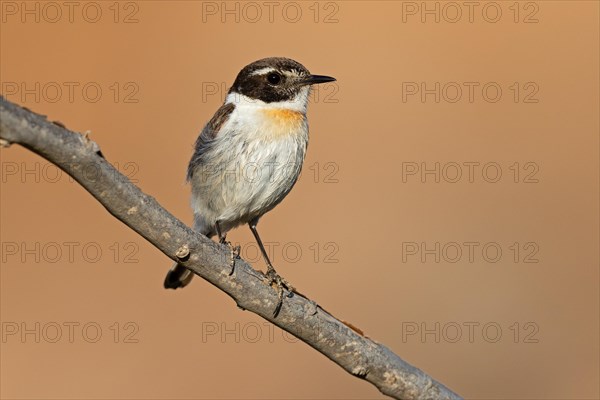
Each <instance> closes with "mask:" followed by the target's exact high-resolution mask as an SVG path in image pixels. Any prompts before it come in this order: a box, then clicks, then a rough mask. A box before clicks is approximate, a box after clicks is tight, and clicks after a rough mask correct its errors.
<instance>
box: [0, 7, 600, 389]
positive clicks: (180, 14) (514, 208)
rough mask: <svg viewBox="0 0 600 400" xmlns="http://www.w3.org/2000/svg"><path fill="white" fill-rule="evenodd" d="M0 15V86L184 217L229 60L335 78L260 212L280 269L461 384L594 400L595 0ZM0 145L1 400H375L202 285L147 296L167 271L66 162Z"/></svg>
mask: <svg viewBox="0 0 600 400" xmlns="http://www.w3.org/2000/svg"><path fill="white" fill-rule="evenodd" d="M467 3H468V4H467ZM0 10H1V12H2V14H1V23H2V25H1V32H0V33H1V38H0V45H1V49H0V57H1V63H0V71H1V77H0V80H1V82H0V83H1V92H2V95H3V96H5V97H6V98H7V99H8V100H10V101H13V102H16V103H18V104H21V105H23V106H26V107H28V108H30V109H32V110H34V111H36V112H38V113H41V114H45V115H47V116H48V118H49V119H50V120H58V121H61V122H62V123H64V124H65V125H66V126H67V127H68V128H70V129H73V130H76V131H79V132H85V131H90V132H91V133H90V135H91V136H90V137H91V138H92V139H93V140H95V141H97V142H98V144H99V145H100V147H101V149H102V151H103V153H104V154H105V155H106V157H107V159H108V160H109V161H110V162H112V163H113V164H114V165H116V166H117V168H118V169H119V170H120V171H121V172H123V173H124V174H126V175H127V176H128V177H129V178H130V179H131V180H132V181H133V182H135V183H136V184H137V185H139V186H140V187H141V188H142V190H144V191H145V192H146V193H148V194H150V195H152V196H154V197H155V198H156V199H157V200H158V201H159V202H160V203H161V204H162V205H163V206H164V207H166V208H167V209H168V210H169V211H171V212H172V213H173V214H174V215H176V216H177V217H178V218H180V219H181V220H182V221H185V222H187V223H189V222H191V217H192V215H191V211H190V207H189V187H188V186H187V185H186V184H185V180H184V178H185V170H186V167H187V163H188V161H189V158H190V156H191V152H192V145H193V143H194V140H195V138H196V136H197V134H198V133H199V132H200V130H201V129H202V127H203V125H204V124H205V123H206V121H207V120H208V119H209V118H210V117H211V116H212V114H213V113H214V112H215V111H216V109H217V108H218V107H219V106H220V105H221V104H222V102H223V100H224V97H225V94H226V91H227V89H228V88H229V85H231V83H232V82H233V80H234V78H235V76H236V74H237V73H238V71H239V70H240V69H241V68H242V67H243V66H244V65H246V64H248V63H250V62H252V61H254V60H256V59H259V58H263V57H268V56H286V57H290V58H293V59H296V60H298V61H300V62H301V63H302V64H304V65H305V66H306V67H307V68H308V69H310V71H311V72H313V73H316V74H324V75H331V76H335V77H336V78H337V79H338V81H337V82H335V83H330V84H327V85H321V86H319V88H318V91H315V92H313V94H312V97H311V104H310V106H309V112H308V114H309V120H310V127H311V132H310V135H311V139H310V145H309V149H308V155H307V159H306V161H305V165H304V170H303V174H302V177H301V179H300V181H299V183H298V184H297V185H296V187H295V188H294V190H293V191H292V192H291V194H290V195H289V196H288V198H286V200H285V201H284V202H283V203H282V204H280V205H279V206H278V207H277V208H276V209H275V210H273V211H272V212H271V213H269V214H268V215H266V216H265V217H264V218H263V219H262V221H261V224H260V229H261V235H262V237H263V240H264V241H265V242H267V246H268V248H269V251H270V253H271V256H272V259H273V262H274V264H275V266H276V267H277V269H278V271H279V272H280V273H281V274H282V276H284V277H285V278H286V279H287V280H289V281H290V282H291V283H293V284H294V286H296V287H297V288H298V289H299V290H300V291H301V292H303V293H306V294H307V295H308V296H310V297H311V298H312V299H314V300H315V301H317V302H318V303H319V304H321V305H322V306H323V307H325V308H326V309H327V310H328V311H330V312H331V313H333V314H334V315H335V316H337V317H338V318H341V319H344V320H346V321H349V322H351V323H352V324H354V325H355V326H357V327H359V328H361V329H362V330H364V331H365V333H366V334H367V335H368V336H370V337H372V338H374V339H376V340H377V341H380V342H382V343H384V344H386V345H387V346H389V347H390V348H391V349H392V350H393V351H395V352H396V353H397V354H399V355H400V356H401V357H403V358H404V359H405V360H407V361H408V362H410V363H412V364H413V365H415V366H417V367H419V368H421V369H423V370H425V371H426V372H428V373H429V374H431V376H433V377H434V378H435V379H437V380H439V381H441V382H443V383H444V384H446V385H447V386H449V387H450V388H452V389H453V390H455V391H456V392H458V393H460V394H461V395H463V396H465V397H467V398H477V399H596V398H598V397H599V389H598V387H599V386H598V385H599V381H598V376H599V345H598V342H599V341H598V335H599V317H598V315H599V310H598V308H599V305H598V304H599V292H598V286H599V276H598V265H599V260H598V254H599V248H598V247H599V240H598V239H599V238H598V232H599V231H598V229H599V226H598V217H599V216H598V200H599V199H598V177H599V176H598V148H599V141H598V129H599V121H598V109H599V101H598V97H599V96H598V93H599V91H598V86H599V82H598V80H599V78H598V68H599V65H598V59H599V58H598V57H599V54H598V49H599V43H598V41H599V39H598V37H599V30H598V12H599V6H598V3H597V2H591V1H551V2H550V1H537V2H483V1H481V2H479V1H475V2H437V1H430V2H412V1H406V2H387V1H368V2H367V1H352V2H341V1H325V2H313V1H310V2H303V1H298V2H279V1H274V2H234V1H231V2H220V1H219V2H201V1H172V2H167V1H122V2H116V1H101V2H85V1H82V2H79V1H75V2H43V1H28V2H16V1H2V2H0ZM0 156H1V172H2V175H1V197H0V199H1V209H0V216H1V230H0V233H1V236H2V237H1V245H2V249H1V250H2V253H1V258H2V260H1V261H2V267H1V269H0V272H1V275H0V300H1V307H0V311H1V315H0V319H1V322H2V332H1V333H2V338H1V343H0V346H1V347H0V350H1V353H0V354H1V357H0V367H1V372H0V379H1V381H0V383H1V384H0V387H1V389H0V395H1V396H2V398H7V399H9V398H10V399H46V398H61V399H71V398H72V399H75V398H78V399H92V398H104V399H142V398H144V399H146V398H148V399H167V398H177V399H209V398H210V399H214V398H221V399H276V398H277V399H280V398H282V399H324V398H327V399H375V398H383V396H382V395H381V394H380V393H379V392H378V391H377V390H376V389H375V388H374V387H372V386H371V385H370V384H368V383H366V382H363V381H361V380H358V379H355V378H353V377H351V376H350V375H348V374H347V373H346V372H344V371H343V370H342V369H341V368H339V367H337V366H336V365H334V364H333V363H332V362H330V361H329V360H327V359H326V358H325V357H323V356H322V355H321V354H319V353H317V352H316V351H314V350H312V349H310V348H309V347H308V346H306V345H304V344H303V343H301V342H298V341H297V340H296V339H294V338H293V337H292V336H289V335H287V334H285V333H283V332H282V331H281V330H279V329H278V328H275V327H272V326H270V325H269V324H268V323H266V322H265V321H263V320H262V319H260V318H259V317H257V316H255V315H253V314H251V313H249V312H244V311H241V310H239V309H237V308H236V307H235V304H234V303H233V302H232V301H231V300H230V298H229V297H228V296H226V295H224V294H223V293H221V292H220V291H218V290H217V289H215V288H214V287H212V286H211V285H209V284H208V283H206V282H204V281H203V280H201V279H195V280H194V281H193V282H192V284H191V285H190V286H189V287H187V288H186V289H185V290H178V291H166V290H164V289H163V288H162V283H163V279H164V276H165V273H166V271H167V269H168V268H169V267H170V266H171V261H170V260H169V259H167V257H165V256H164V255H163V254H161V253H160V252H159V251H157V250H156V249H155V248H153V247H152V246H151V245H150V244H148V243H147V242H145V241H144V240H143V239H141V238H140V237H139V236H137V235H136V234H135V233H133V231H131V230H130V229H129V228H127V227H126V226H124V225H123V224H121V223H120V222H118V221H117V220H116V219H114V218H113V217H111V216H110V215H109V214H108V213H107V212H106V211H105V210H104V208H103V207H102V206H101V205H100V204H99V203H98V202H97V201H95V200H94V199H93V198H92V197H91V196H90V195H89V194H88V193H87V192H85V191H84V190H83V189H82V188H81V187H80V186H78V185H77V184H76V183H74V182H73V181H72V180H70V178H69V177H68V176H67V175H66V174H65V173H64V172H62V171H60V170H58V169H57V168H56V167H54V166H53V165H51V164H49V163H48V162H46V161H45V160H43V159H42V158H40V157H38V156H36V155H34V154H32V153H30V152H29V151H27V150H25V149H23V148H21V147H19V146H12V147H11V148H9V149H2V150H1V151H0ZM90 173H91V174H93V173H94V170H93V168H92V169H91V170H90ZM229 239H230V240H232V241H233V242H236V243H239V244H241V245H242V256H243V257H244V258H245V259H246V260H248V261H250V262H251V263H253V265H255V267H256V268H259V269H263V270H264V269H265V266H264V263H263V262H262V260H261V259H260V257H259V253H258V249H257V247H256V245H255V244H254V242H253V240H252V237H251V234H250V232H249V230H248V229H247V228H245V227H242V228H239V229H237V230H235V231H233V232H231V233H230V235H229ZM357 293H360V295H357Z"/></svg>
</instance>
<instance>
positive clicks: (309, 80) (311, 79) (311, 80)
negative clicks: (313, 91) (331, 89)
mask: <svg viewBox="0 0 600 400" xmlns="http://www.w3.org/2000/svg"><path fill="white" fill-rule="evenodd" d="M333 81H335V78H332V77H331V76H325V75H308V76H307V77H306V78H304V79H302V80H301V81H300V83H302V84H304V85H315V84H318V83H326V82H333Z"/></svg>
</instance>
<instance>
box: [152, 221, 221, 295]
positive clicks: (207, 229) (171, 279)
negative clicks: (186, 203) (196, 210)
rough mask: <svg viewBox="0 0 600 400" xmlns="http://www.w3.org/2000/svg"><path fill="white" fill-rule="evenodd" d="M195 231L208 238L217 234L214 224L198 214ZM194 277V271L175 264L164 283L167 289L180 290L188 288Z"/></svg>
mask: <svg viewBox="0 0 600 400" xmlns="http://www.w3.org/2000/svg"><path fill="white" fill-rule="evenodd" d="M193 229H194V231H196V232H198V233H201V234H203V235H205V236H206V237H208V238H211V237H213V236H214V235H215V234H216V232H214V228H213V226H212V224H210V223H208V222H207V221H205V220H204V219H203V218H202V217H201V216H200V215H198V214H194V225H193ZM193 277H194V273H193V272H192V271H190V270H189V269H187V268H186V267H184V266H183V265H181V264H175V265H173V266H172V267H171V269H170V270H169V272H167V276H166V277H165V283H164V286H165V289H179V288H183V287H186V286H187V285H188V284H189V283H190V281H191V280H192V278H193Z"/></svg>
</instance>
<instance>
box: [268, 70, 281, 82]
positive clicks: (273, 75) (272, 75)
mask: <svg viewBox="0 0 600 400" xmlns="http://www.w3.org/2000/svg"><path fill="white" fill-rule="evenodd" d="M267 80H268V81H269V83H270V84H271V85H277V84H278V83H279V82H281V75H279V74H278V73H276V72H271V73H270V74H269V75H267Z"/></svg>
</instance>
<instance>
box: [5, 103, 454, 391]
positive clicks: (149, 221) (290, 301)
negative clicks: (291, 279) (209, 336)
mask: <svg viewBox="0 0 600 400" xmlns="http://www.w3.org/2000/svg"><path fill="white" fill-rule="evenodd" d="M0 139H1V143H0V144H2V145H4V146H9V145H10V144H12V143H16V144H19V145H21V146H23V147H25V148H27V149H29V150H31V151H32V152H34V153H37V154H39V155H40V156H42V157H44V158H45V159H47V160H48V161H51V162H52V163H54V164H56V165H57V166H58V167H59V168H61V169H62V170H64V171H65V172H67V173H68V174H69V175H71V176H72V177H73V178H74V179H75V180H76V181H77V182H78V183H79V184H81V186H83V187H84V188H85V189H86V190H87V191H88V192H89V193H90V194H91V195H92V196H94V197H95V198H96V199H97V200H98V201H99V202H100V203H101V204H102V205H103V206H104V207H105V208H106V209H107V210H108V212H109V213H110V214H112V215H113V216H114V217H116V218H117V219H119V220H120V221H122V222H123V223H124V224H126V225H127V226H129V227H130V228H131V229H133V230H134V231H136V232H137V233H138V234H139V235H140V236H142V237H144V238H145V239H146V240H148V241H149V242H150V243H151V244H152V245H154V246H155V247H156V248H157V249H159V250H160V251H162V252H163V253H164V254H165V255H166V256H167V257H169V258H170V259H172V260H174V261H177V262H179V263H181V264H183V265H184V266H185V267H187V268H189V269H190V270H191V271H193V272H194V273H195V274H196V275H198V276H200V277H202V278H204V279H206V280H207V281H209V282H210V283H212V284H213V285H215V286H216V287H218V288H219V289H221V290H222V291H223V292H225V293H227V294H228V295H229V296H230V297H231V298H232V299H233V300H234V301H235V302H236V303H237V305H238V307H240V308H242V309H245V310H248V311H251V312H253V313H255V314H258V315H260V316H261V317H263V318H264V319H266V320H267V321H270V322H271V323H273V324H275V325H277V326H278V327H280V328H281V329H283V330H285V331H287V332H289V333H291V334H293V335H294V336H296V337H297V338H299V339H300V340H302V341H304V342H305V343H307V344H308V345H309V346H311V347H313V348H314V349H315V350H317V351H319V352H321V353H322V354H324V355H325V356H326V357H328V358H329V359H330V360H331V361H333V362H335V363H336V364H338V365H339V366H341V367H342V368H344V369H345V370H346V371H347V372H349V373H350V374H352V375H354V376H356V377H358V378H361V379H365V380H367V381H369V382H370V383H372V384H373V385H375V386H376V387H377V388H378V389H379V390H380V391H381V392H382V393H384V394H386V395H388V396H391V397H393V398H396V399H406V400H412V399H460V397H459V396H458V395H457V394H455V393H454V392H452V391H451V390H449V389H448V388H446V387H445V386H443V385H442V384H440V383H438V382H436V381H435V380H433V379H432V378H431V377H429V376H428V375H427V374H426V373H424V372H423V371H421V370H419V369H418V368H415V367H413V366H411V365H410V364H408V363H407V362H405V361H404V360H402V359H401V358H400V357H398V356H397V355H396V354H394V353H393V352H392V351H390V350H389V349H388V348H387V347H385V346H384V345H382V344H380V343H377V342H375V341H374V340H372V339H370V338H368V337H366V336H364V335H363V334H362V332H361V331H360V330H359V329H357V328H355V327H353V326H351V325H349V324H346V323H344V322H342V321H340V320H338V319H336V318H335V317H333V316H332V315H331V314H329V313H328V312H327V311H325V310H324V309H323V308H322V307H320V306H319V305H317V304H316V303H315V302H314V301H312V300H310V299H308V298H306V297H304V296H303V295H301V294H298V293H294V294H292V295H291V297H285V298H284V302H283V306H282V307H281V310H280V312H279V314H278V315H277V316H276V317H275V316H273V311H274V309H275V307H276V306H277V303H278V297H277V291H276V290H275V289H274V288H272V287H270V286H269V285H267V284H266V283H265V282H264V275H263V273H262V272H260V271H256V270H254V269H253V268H252V267H251V266H250V265H249V264H247V263H246V262H245V261H243V260H241V259H237V260H236V262H235V269H234V273H233V274H232V275H230V272H231V266H230V250H229V248H228V247H227V246H225V245H220V244H218V243H215V242H213V241H212V240H209V239H208V238H206V237H204V236H202V235H198V234H196V233H194V231H192V229H190V228H189V227H188V226H186V225H185V224H183V223H182V222H181V221H179V220H178V219H177V218H175V217H174V216H173V215H171V214H170V213H169V212H168V211H167V210H165V209H164V208H162V207H161V205H160V204H158V202H157V201H156V200H155V199H154V198H153V197H151V196H149V195H147V194H145V193H143V192H142V191H141V190H140V189H139V188H138V187H137V186H135V185H134V184H132V183H131V182H130V181H129V180H128V179H127V177H125V176H124V175H122V174H121V173H119V172H118V171H117V170H116V169H115V168H113V166H112V165H111V164H110V163H109V162H108V161H106V159H104V157H103V156H102V153H101V152H100V149H99V147H98V145H97V144H96V143H94V142H92V141H91V140H89V139H88V138H87V136H86V135H81V134H78V133H74V132H72V131H69V130H68V129H66V128H65V127H64V126H63V125H62V124H60V123H53V122H49V121H47V120H46V118H45V117H44V116H42V115H38V114H35V113H33V112H31V111H29V110H27V109H25V108H21V107H19V106H18V105H15V104H13V103H11V102H9V101H7V100H5V99H4V98H3V97H1V96H0ZM89 166H93V168H94V172H95V173H94V174H93V176H90V174H86V173H85V171H86V168H89ZM88 171H89V170H88Z"/></svg>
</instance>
